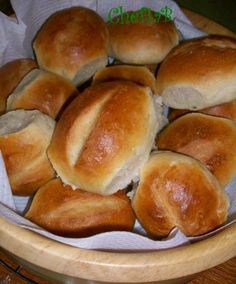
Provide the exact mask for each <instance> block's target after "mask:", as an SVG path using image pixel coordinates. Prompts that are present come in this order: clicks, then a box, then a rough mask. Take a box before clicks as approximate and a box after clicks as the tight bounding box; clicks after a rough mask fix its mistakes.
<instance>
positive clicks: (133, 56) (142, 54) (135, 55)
mask: <svg viewBox="0 0 236 284" xmlns="http://www.w3.org/2000/svg"><path fill="white" fill-rule="evenodd" d="M136 12H137V13H138V11H136ZM131 13H133V11H132V12H127V14H129V15H131ZM139 17H140V18H139V19H137V22H136V23H122V19H121V16H117V17H115V18H114V19H113V20H112V21H110V22H109V23H107V27H108V31H109V36H110V51H109V55H110V56H111V57H114V58H117V59H118V60H120V61H121V62H124V63H130V64H156V63H159V62H161V61H162V60H163V59H164V58H165V56H166V55H167V54H168V53H169V51H170V50H171V49H172V48H173V47H174V46H176V45H177V44H178V42H179V34H178V32H177V29H176V27H175V24H174V22H173V21H169V22H165V21H164V20H163V19H162V20H160V22H158V21H157V19H156V18H155V15H154V13H153V12H152V11H151V12H150V13H143V17H144V19H142V18H141V17H142V13H140V12H139Z"/></svg>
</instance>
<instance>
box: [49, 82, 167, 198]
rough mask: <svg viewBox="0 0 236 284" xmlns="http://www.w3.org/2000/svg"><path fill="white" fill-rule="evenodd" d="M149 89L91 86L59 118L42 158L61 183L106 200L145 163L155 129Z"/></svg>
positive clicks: (155, 115)
mask: <svg viewBox="0 0 236 284" xmlns="http://www.w3.org/2000/svg"><path fill="white" fill-rule="evenodd" d="M155 107H158V105H156V104H155V101H154V98H153V96H152V93H151V91H150V89H149V88H147V87H141V86H139V85H137V84H135V83H132V82H127V81H115V82H105V83H101V84H97V85H93V86H91V87H90V88H88V89H86V90H85V92H84V93H83V94H81V95H80V96H78V97H77V98H76V99H75V100H74V101H73V102H72V103H71V104H70V105H69V107H68V108H67V109H66V110H65V112H64V113H63V114H62V116H61V118H60V120H59V121H58V124H57V126H56V129H55V132H54V134H53V138H52V142H51V144H50V147H49V150H48V155H49V158H50V161H51V162H52V165H53V167H54V169H55V170H56V172H57V174H58V176H59V177H60V178H61V179H62V181H63V182H64V183H65V184H68V185H71V186H72V187H75V188H76V187H78V188H81V189H83V190H86V191H90V192H94V193H99V194H102V195H109V194H112V193H115V192H116V191H117V190H119V189H120V188H125V187H126V186H127V185H128V184H129V183H130V182H131V181H132V180H133V179H135V178H136V177H137V175H138V172H139V169H140V168H141V166H142V165H143V164H144V163H145V161H146V160H147V159H148V156H149V153H150V151H151V149H152V146H153V142H154V137H155V135H156V132H157V130H158V127H159V126H160V123H161V122H160V121H161V117H162V115H161V111H162V110H161V108H160V106H159V108H157V109H156V108H155Z"/></svg>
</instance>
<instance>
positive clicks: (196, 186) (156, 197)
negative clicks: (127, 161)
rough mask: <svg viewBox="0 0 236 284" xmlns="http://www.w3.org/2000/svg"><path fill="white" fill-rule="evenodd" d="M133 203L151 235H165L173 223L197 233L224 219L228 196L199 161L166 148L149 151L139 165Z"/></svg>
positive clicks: (139, 217) (174, 225) (158, 236)
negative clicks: (162, 150) (146, 159)
mask: <svg viewBox="0 0 236 284" xmlns="http://www.w3.org/2000/svg"><path fill="white" fill-rule="evenodd" d="M132 206H133V209H134V211H135V214H136V217H137V218H138V220H139V222H140V223H141V224H142V226H143V228H144V229H145V230H146V231H147V233H148V234H149V235H151V236H152V237H154V238H160V237H166V236H167V235H168V234H169V233H170V232H171V230H172V229H173V228H174V227H178V228H179V229H180V230H181V231H182V232H183V233H184V234H185V235H187V236H198V235H202V234H205V233H207V232H209V231H211V230H213V229H215V228H217V227H219V226H220V225H222V224H223V223H224V222H225V221H226V219H227V213H228V207H229V199H228V196H227V194H226V193H225V191H224V190H223V188H222V187H221V186H220V184H219V182H218V181H217V179H216V178H215V177H214V176H213V175H212V174H211V173H210V171H208V170H207V168H206V167H205V166H204V165H203V164H202V163H201V162H199V161H197V160H195V159H193V158H191V157H188V156H185V155H182V154H178V153H173V152H168V151H166V152H156V153H154V154H152V155H151V157H150V159H149V161H148V162H147V163H146V164H145V166H144V167H143V168H142V171H141V176H140V182H139V185H138V188H137V190H136V193H135V195H134V197H133V200H132Z"/></svg>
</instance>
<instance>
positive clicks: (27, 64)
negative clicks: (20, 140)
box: [0, 58, 37, 114]
mask: <svg viewBox="0 0 236 284" xmlns="http://www.w3.org/2000/svg"><path fill="white" fill-rule="evenodd" d="M34 68H37V64H36V62H35V61H34V60H32V59H29V58H26V59H16V60H13V61H10V62H8V63H6V64H5V65H3V66H2V67H1V68H0V114H2V113H4V112H5V111H6V102H7V97H8V96H9V95H10V94H11V93H12V92H13V91H14V89H15V88H16V86H17V85H18V84H19V82H20V81H21V80H22V78H23V77H24V76H25V75H26V74H27V73H29V72H30V71H31V70H32V69H34Z"/></svg>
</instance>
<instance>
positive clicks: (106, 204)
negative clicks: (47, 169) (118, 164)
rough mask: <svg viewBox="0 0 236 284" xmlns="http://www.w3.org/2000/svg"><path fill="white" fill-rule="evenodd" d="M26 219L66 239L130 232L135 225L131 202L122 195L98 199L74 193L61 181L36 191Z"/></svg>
mask: <svg viewBox="0 0 236 284" xmlns="http://www.w3.org/2000/svg"><path fill="white" fill-rule="evenodd" d="M25 217H26V218H28V219H30V220H31V221H32V222H34V223H36V224H38V225H39V226H41V227H43V228H45V229H46V230H48V231H50V232H52V233H55V234H57V235H61V236H65V237H88V236H91V235H95V234H98V233H102V232H107V231H132V229H133V226H134V222H135V216H134V213H133V210H132V207H131V202H130V200H129V198H128V197H127V196H126V194H125V192H124V191H119V192H117V193H116V194H113V195H110V196H101V195H99V194H94V193H90V192H86V191H83V190H80V189H76V190H73V189H72V188H71V187H70V186H68V185H67V186H65V185H63V184H62V182H61V180H60V179H54V180H51V181H49V182H48V183H47V184H45V185H44V186H42V187H41V188H40V189H39V190H38V192H37V193H36V195H35V197H34V199H33V202H32V204H31V206H30V208H29V210H28V212H27V213H26V215H25Z"/></svg>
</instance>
